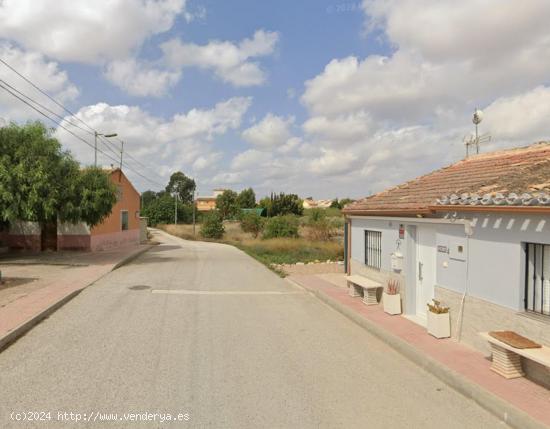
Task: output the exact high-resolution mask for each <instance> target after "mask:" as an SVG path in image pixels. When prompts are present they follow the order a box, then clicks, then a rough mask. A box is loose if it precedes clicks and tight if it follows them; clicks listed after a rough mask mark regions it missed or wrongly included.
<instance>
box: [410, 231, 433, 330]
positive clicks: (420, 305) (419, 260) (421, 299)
mask: <svg viewBox="0 0 550 429" xmlns="http://www.w3.org/2000/svg"><path fill="white" fill-rule="evenodd" d="M435 265H436V247H435V228H433V227H431V226H425V225H418V226H417V227H416V267H415V268H416V269H415V271H416V273H415V274H416V275H415V278H416V280H415V282H414V284H415V286H416V287H415V303H416V317H417V318H418V319H419V320H420V321H421V322H423V324H425V323H426V317H427V314H426V311H427V305H426V304H427V303H428V302H430V301H431V300H432V299H433V298H434V286H435V269H436V267H435Z"/></svg>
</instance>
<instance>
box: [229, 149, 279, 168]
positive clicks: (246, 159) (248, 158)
mask: <svg viewBox="0 0 550 429" xmlns="http://www.w3.org/2000/svg"><path fill="white" fill-rule="evenodd" d="M270 157H271V155H270V154H269V153H267V152H261V151H259V150H256V149H248V150H246V151H244V152H241V153H239V154H238V155H236V156H235V157H234V158H233V160H232V161H231V168H232V169H233V170H246V169H250V168H252V167H255V166H258V165H259V164H260V163H264V162H266V161H268V160H269V159H270Z"/></svg>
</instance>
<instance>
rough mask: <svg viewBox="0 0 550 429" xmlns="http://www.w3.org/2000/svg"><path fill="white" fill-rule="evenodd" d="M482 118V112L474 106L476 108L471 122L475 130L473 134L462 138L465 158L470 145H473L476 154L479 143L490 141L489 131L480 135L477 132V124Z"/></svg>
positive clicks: (468, 154) (468, 152) (468, 153)
mask: <svg viewBox="0 0 550 429" xmlns="http://www.w3.org/2000/svg"><path fill="white" fill-rule="evenodd" d="M482 120H483V112H482V111H481V110H479V109H478V108H477V107H476V109H475V110H474V116H473V117H472V122H473V123H474V125H475V126H476V132H475V134H470V135H469V136H465V137H464V139H463V142H464V145H465V146H466V158H468V157H469V156H470V146H475V148H476V154H479V145H480V144H482V143H487V142H489V141H491V135H490V134H489V133H485V134H482V135H479V133H478V125H479V124H480V122H481V121H482Z"/></svg>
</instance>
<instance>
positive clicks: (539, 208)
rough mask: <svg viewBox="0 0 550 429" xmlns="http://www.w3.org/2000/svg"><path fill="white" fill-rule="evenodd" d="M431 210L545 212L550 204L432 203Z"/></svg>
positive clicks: (549, 208)
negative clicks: (488, 204)
mask: <svg viewBox="0 0 550 429" xmlns="http://www.w3.org/2000/svg"><path fill="white" fill-rule="evenodd" d="M430 210H431V211H433V212H493V213H494V212H496V213H547V214H550V206H508V205H502V206H478V205H434V206H430Z"/></svg>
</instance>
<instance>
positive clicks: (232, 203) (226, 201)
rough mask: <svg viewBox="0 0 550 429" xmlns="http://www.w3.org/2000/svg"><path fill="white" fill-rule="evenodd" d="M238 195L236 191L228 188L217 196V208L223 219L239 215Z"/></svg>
mask: <svg viewBox="0 0 550 429" xmlns="http://www.w3.org/2000/svg"><path fill="white" fill-rule="evenodd" d="M237 196H238V195H237V193H236V192H235V191H232V190H230V189H226V190H225V191H223V193H222V194H220V195H218V196H217V197H216V209H217V210H219V212H220V216H221V217H222V219H232V218H234V217H235V216H237V214H238V212H239V206H238V205H237Z"/></svg>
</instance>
